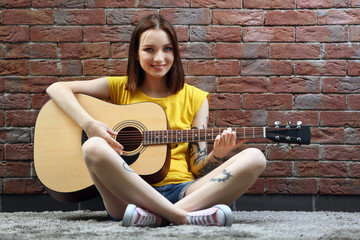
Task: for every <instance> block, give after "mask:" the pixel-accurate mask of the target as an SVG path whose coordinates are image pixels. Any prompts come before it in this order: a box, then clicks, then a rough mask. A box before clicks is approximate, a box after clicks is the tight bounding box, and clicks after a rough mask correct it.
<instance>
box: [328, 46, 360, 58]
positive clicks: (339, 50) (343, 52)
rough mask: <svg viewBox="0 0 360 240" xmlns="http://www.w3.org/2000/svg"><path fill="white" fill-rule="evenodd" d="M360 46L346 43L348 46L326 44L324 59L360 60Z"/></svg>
mask: <svg viewBox="0 0 360 240" xmlns="http://www.w3.org/2000/svg"><path fill="white" fill-rule="evenodd" d="M359 49H360V44H359V43H350V44H348V43H346V44H325V47H324V52H325V54H324V59H331V58H335V59H339V58H347V59H351V58H357V59H358V58H360V51H359Z"/></svg>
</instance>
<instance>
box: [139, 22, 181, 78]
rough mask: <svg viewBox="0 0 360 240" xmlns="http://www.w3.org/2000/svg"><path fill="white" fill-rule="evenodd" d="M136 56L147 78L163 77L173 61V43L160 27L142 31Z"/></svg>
mask: <svg viewBox="0 0 360 240" xmlns="http://www.w3.org/2000/svg"><path fill="white" fill-rule="evenodd" d="M138 56H139V62H140V65H141V67H142V69H143V70H144V71H145V77H146V79H147V80H151V79H162V78H164V77H165V76H166V74H167V73H168V72H169V70H170V68H171V67H172V65H173V63H174V51H173V44H172V42H171V39H170V37H169V35H168V34H167V33H166V32H165V31H164V30H161V29H149V30H147V31H145V32H143V33H142V34H141V36H140V42H139V53H138Z"/></svg>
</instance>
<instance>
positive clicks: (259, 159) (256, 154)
mask: <svg viewBox="0 0 360 240" xmlns="http://www.w3.org/2000/svg"><path fill="white" fill-rule="evenodd" d="M244 151H245V153H246V156H247V158H248V159H249V161H250V164H251V166H252V167H253V168H254V169H256V170H257V171H259V172H263V171H264V170H265V168H266V157H265V155H264V153H263V152H262V151H260V150H259V149H257V148H248V149H246V150H244Z"/></svg>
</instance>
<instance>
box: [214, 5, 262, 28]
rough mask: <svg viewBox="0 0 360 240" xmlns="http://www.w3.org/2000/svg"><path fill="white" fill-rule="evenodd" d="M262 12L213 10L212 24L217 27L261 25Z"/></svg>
mask: <svg viewBox="0 0 360 240" xmlns="http://www.w3.org/2000/svg"><path fill="white" fill-rule="evenodd" d="M263 21H264V11H263V10H240V9H231V10H228V9H226V10H224V9H214V10H213V24H218V25H241V26H244V25H245V26H246V25H262V23H263Z"/></svg>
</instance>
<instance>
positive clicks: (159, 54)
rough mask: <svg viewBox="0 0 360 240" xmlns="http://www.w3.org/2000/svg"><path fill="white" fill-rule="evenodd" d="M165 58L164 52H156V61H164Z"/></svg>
mask: <svg viewBox="0 0 360 240" xmlns="http://www.w3.org/2000/svg"><path fill="white" fill-rule="evenodd" d="M163 60H164V53H163V52H162V51H158V52H156V54H155V56H154V61H155V62H162V61H163Z"/></svg>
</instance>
